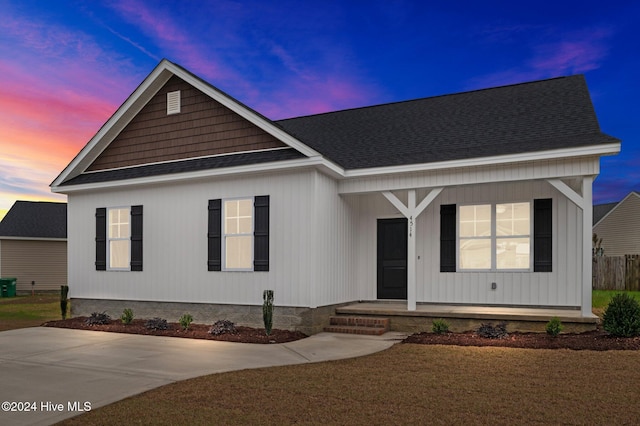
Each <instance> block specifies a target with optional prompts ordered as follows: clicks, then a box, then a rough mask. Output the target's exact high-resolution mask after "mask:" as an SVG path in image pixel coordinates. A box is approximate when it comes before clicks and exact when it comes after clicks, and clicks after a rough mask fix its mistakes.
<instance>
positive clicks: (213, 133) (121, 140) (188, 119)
mask: <svg viewBox="0 0 640 426" xmlns="http://www.w3.org/2000/svg"><path fill="white" fill-rule="evenodd" d="M178 90H179V91H180V97H181V100H180V102H181V111H180V113H179V114H170V115H167V93H168V92H173V91H178ZM284 146H285V145H284V144H283V143H282V142H280V141H279V140H277V139H276V138H274V137H273V136H271V135H269V134H268V133H266V132H265V131H263V130H262V129H260V128H258V127H257V126H255V125H253V124H252V123H250V122H248V121H247V120H245V119H243V118H242V117H240V116H239V115H238V114H236V113H234V112H233V111H231V110H229V109H228V108H226V107H224V106H223V105H221V104H220V103H218V102H216V101H215V100H213V99H211V98H210V97H209V96H207V95H205V94H204V93H202V92H201V91H199V90H198V89H196V88H195V87H193V86H191V85H189V84H187V83H186V82H184V81H183V80H181V79H180V78H178V77H175V76H174V77H172V78H171V79H170V80H169V81H168V82H167V83H166V84H165V85H164V87H163V88H161V89H160V91H159V92H158V93H157V94H156V95H155V96H154V97H153V98H152V99H151V100H150V101H149V102H148V103H147V104H146V105H145V107H144V108H143V109H142V110H141V111H140V112H139V113H138V114H137V115H136V116H135V117H134V118H133V120H132V121H131V122H130V123H129V124H128V125H127V126H126V127H125V128H124V129H123V130H122V131H121V132H120V133H119V134H118V136H117V137H116V138H115V139H114V140H113V141H112V142H111V143H110V144H109V146H108V147H107V148H106V149H105V150H104V152H102V153H101V154H100V156H99V157H98V158H97V159H96V160H95V161H94V162H93V164H91V166H90V167H89V169H88V170H104V169H111V168H117V167H127V166H133V165H139V164H147V163H154V162H160V161H170V160H178V159H185V158H194V157H202V156H209V155H217V154H225V153H230V152H241V151H252V150H260V149H270V148H278V147H284Z"/></svg>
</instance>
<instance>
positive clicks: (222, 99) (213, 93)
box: [166, 62, 320, 157]
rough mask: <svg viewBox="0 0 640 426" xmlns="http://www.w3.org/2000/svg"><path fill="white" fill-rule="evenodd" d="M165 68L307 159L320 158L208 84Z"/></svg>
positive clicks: (170, 64)
mask: <svg viewBox="0 0 640 426" xmlns="http://www.w3.org/2000/svg"><path fill="white" fill-rule="evenodd" d="M166 68H167V70H169V71H171V72H172V73H173V74H175V75H177V76H178V77H180V78H181V79H183V80H184V81H186V82H187V83H189V84H190V85H192V86H193V87H195V88H197V89H198V90H200V91H201V92H203V93H204V94H206V95H208V96H210V97H211V98H212V99H214V100H216V101H217V102H219V103H220V104H222V105H224V106H225V107H227V108H229V109H230V110H231V111H233V112H235V113H236V114H238V115H239V116H241V117H242V118H244V119H245V120H247V121H249V122H250V123H252V124H254V125H256V126H258V127H260V128H261V129H262V130H264V131H265V132H267V133H269V134H271V135H272V136H273V137H275V138H277V139H278V140H280V141H282V142H284V143H285V144H287V145H289V146H290V147H292V148H294V149H295V150H296V151H299V152H301V153H302V154H304V155H305V156H307V157H318V156H320V153H319V152H317V151H316V150H314V149H312V148H310V147H308V146H307V145H305V144H303V143H302V142H300V141H299V140H297V139H296V138H294V137H293V136H291V135H290V134H288V133H287V132H285V131H284V130H282V129H280V128H279V127H277V126H275V125H273V124H272V123H270V122H269V121H268V120H265V119H264V118H263V117H261V116H259V115H257V114H256V113H254V112H253V111H252V110H249V109H247V108H245V107H244V106H243V105H240V104H238V103H237V102H235V101H234V100H232V99H230V98H229V97H228V96H226V95H225V94H223V93H221V92H219V91H218V90H216V89H215V88H214V87H213V86H211V85H210V84H207V83H205V82H204V81H202V80H200V79H199V78H196V77H194V76H193V75H191V74H189V73H185V72H184V71H183V70H182V69H181V68H179V67H177V66H175V65H174V64H173V63H171V62H168V63H167V65H166Z"/></svg>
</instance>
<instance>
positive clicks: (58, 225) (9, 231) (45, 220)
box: [0, 201, 67, 238]
mask: <svg viewBox="0 0 640 426" xmlns="http://www.w3.org/2000/svg"><path fill="white" fill-rule="evenodd" d="M0 237H22V238H67V204H66V203H51V202H44V201H16V202H15V203H14V205H13V206H12V207H11V209H10V210H9V211H8V212H7V214H6V216H5V217H4V218H3V219H2V222H0Z"/></svg>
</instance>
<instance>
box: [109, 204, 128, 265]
mask: <svg viewBox="0 0 640 426" xmlns="http://www.w3.org/2000/svg"><path fill="white" fill-rule="evenodd" d="M130 218H131V212H130V211H129V208H128V207H126V208H117V209H109V218H108V225H107V226H108V229H109V232H108V244H107V250H108V252H109V253H108V254H109V255H108V259H109V264H108V268H109V269H129V258H130V254H129V253H130V243H131V226H130V222H129V221H130Z"/></svg>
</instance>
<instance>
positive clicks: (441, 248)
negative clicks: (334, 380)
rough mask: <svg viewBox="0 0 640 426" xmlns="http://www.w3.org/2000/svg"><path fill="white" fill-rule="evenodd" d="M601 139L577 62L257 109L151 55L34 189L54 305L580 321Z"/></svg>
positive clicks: (290, 315)
mask: <svg viewBox="0 0 640 426" xmlns="http://www.w3.org/2000/svg"><path fill="white" fill-rule="evenodd" d="M619 150H620V141H619V140H618V139H615V138H613V137H611V136H608V135H606V134H604V133H602V132H601V131H600V127H599V125H598V121H597V118H596V115H595V112H594V109H593V106H592V103H591V100H590V97H589V92H588V89H587V85H586V83H585V79H584V77H583V76H572V77H562V78H556V79H550V80H544V81H537V82H532V83H525V84H517V85H511V86H504V87H499V88H494V89H487V90H477V91H472V92H466V93H459V94H454V95H447V96H437V97H432V98H425V99H417V100H412V101H405V102H397V103H391V104H385V105H377V106H372V107H366V108H356V109H350V110H345V111H338V112H332V113H326V114H318V115H312V116H305V117H299V118H293V119H288V120H278V121H272V120H269V119H268V118H266V117H264V116H263V115H261V114H260V113H259V112H256V111H254V110H252V109H250V108H248V107H247V106H245V105H243V104H242V103H240V102H238V101H237V100H235V99H234V98H232V97H230V96H229V95H227V94H225V93H224V92H222V91H220V90H219V89H217V88H215V87H213V86H211V85H210V84H209V83H207V82H205V81H203V80H202V79H200V78H198V77H197V76H195V75H193V74H191V73H190V72H188V71H187V70H185V69H184V68H182V67H180V66H178V65H176V64H174V63H171V62H169V61H167V60H163V61H161V62H160V64H159V65H158V66H157V67H156V68H155V69H154V70H153V71H152V72H151V74H150V75H149V76H148V77H147V78H146V79H145V80H144V81H143V82H142V83H141V84H140V86H139V87H138V88H137V89H136V90H135V92H134V93H133V94H132V95H131V96H130V97H129V98H128V99H127V100H126V101H125V103H124V104H123V105H122V106H121V107H120V108H119V109H118V110H117V111H116V112H115V114H114V115H113V116H112V117H111V118H110V119H109V120H108V121H107V122H106V123H105V124H104V126H103V127H102V128H101V129H100V130H99V131H98V133H97V134H96V135H95V136H94V137H93V138H92V139H91V140H90V141H89V142H88V143H87V145H86V146H85V147H84V148H83V149H82V150H81V151H80V153H79V154H78V155H77V156H76V158H75V159H74V160H73V161H72V162H71V163H70V164H69V165H68V166H67V167H66V168H65V169H64V171H63V172H62V173H61V174H60V175H59V176H58V177H57V178H56V179H55V181H54V182H53V183H52V191H53V192H56V193H63V194H67V196H68V208H69V223H70V224H71V226H70V229H69V261H70V268H69V285H70V297H71V298H72V307H73V309H74V314H75V315H80V314H84V315H86V314H88V313H90V312H92V311H102V310H108V311H109V312H110V313H111V314H114V315H119V314H120V312H122V309H123V308H125V307H129V308H132V309H133V310H134V312H135V313H136V314H138V316H141V315H146V316H151V315H154V316H155V315H160V316H163V317H165V318H172V319H174V320H175V319H177V317H178V316H179V315H181V314H182V313H184V312H190V313H195V315H194V317H198V318H204V317H207V318H208V319H209V318H212V319H224V318H229V319H231V318H230V317H232V318H233V319H235V320H237V321H238V322H239V323H253V324H258V325H259V324H261V323H262V316H261V315H262V312H261V304H262V293H263V290H265V289H272V290H274V291H275V305H276V307H277V308H276V309H277V315H276V321H280V323H276V325H275V326H278V327H285V326H286V327H289V328H297V329H300V330H302V331H306V332H314V331H318V330H319V328H318V324H323V323H324V322H325V321H326V317H327V316H328V315H329V314H330V313H332V312H333V309H334V308H335V307H336V306H339V305H342V304H345V303H348V302H354V301H386V300H403V301H405V302H406V309H407V311H409V312H410V311H414V310H416V306H417V305H418V304H423V303H436V304H466V305H481V306H527V307H572V308H575V309H580V312H581V313H582V315H583V316H584V317H592V313H591V232H592V229H591V225H592V183H593V179H594V178H595V176H596V175H598V173H599V167H600V161H599V160H600V157H601V156H603V155H613V154H617V153H618V152H619ZM285 320H286V321H285ZM283 321H284V322H286V323H285V324H283Z"/></svg>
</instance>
